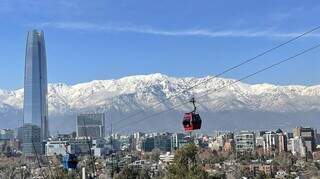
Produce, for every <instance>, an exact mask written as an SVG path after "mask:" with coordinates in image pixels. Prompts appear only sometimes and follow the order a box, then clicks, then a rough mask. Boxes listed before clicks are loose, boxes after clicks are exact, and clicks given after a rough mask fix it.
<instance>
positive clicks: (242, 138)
mask: <svg viewBox="0 0 320 179" xmlns="http://www.w3.org/2000/svg"><path fill="white" fill-rule="evenodd" d="M235 142H236V151H237V152H248V151H254V149H255V135H254V133H253V132H249V131H241V132H240V133H239V134H237V135H236V136H235Z"/></svg>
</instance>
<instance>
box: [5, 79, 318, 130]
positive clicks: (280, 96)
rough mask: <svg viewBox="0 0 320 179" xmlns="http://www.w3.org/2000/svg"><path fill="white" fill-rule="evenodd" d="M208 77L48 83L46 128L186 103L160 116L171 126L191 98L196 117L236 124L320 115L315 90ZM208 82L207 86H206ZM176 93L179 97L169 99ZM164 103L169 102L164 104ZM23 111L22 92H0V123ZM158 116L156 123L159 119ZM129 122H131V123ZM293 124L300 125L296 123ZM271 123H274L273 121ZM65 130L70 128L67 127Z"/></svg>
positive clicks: (15, 118) (19, 117)
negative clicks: (84, 116) (80, 117)
mask: <svg viewBox="0 0 320 179" xmlns="http://www.w3.org/2000/svg"><path fill="white" fill-rule="evenodd" d="M210 78H213V77H211V76H206V77H202V78H195V77H179V78H176V77H170V76H166V75H163V74H160V73H156V74H150V75H136V76H128V77H124V78H120V79H111V80H93V81H90V82H86V83H79V84H75V85H67V84H64V83H56V84H49V85H48V103H49V119H50V121H51V124H55V123H56V122H57V121H60V123H62V124H63V122H65V121H74V119H75V115H76V114H78V113H88V112H105V113H109V114H111V115H110V116H112V120H113V121H118V120H120V119H122V118H124V117H126V116H128V115H130V114H133V113H137V112H141V115H140V114H139V115H138V116H137V118H136V119H139V118H141V117H142V116H148V115H150V114H152V113H154V112H159V111H162V110H167V109H170V108H172V107H173V106H176V105H179V104H181V103H186V104H184V105H182V106H180V107H178V108H177V109H176V110H175V111H173V112H169V113H168V114H164V115H163V116H166V117H165V118H168V119H165V120H168V122H169V123H172V122H170V120H169V119H171V118H178V116H179V115H181V114H182V113H183V112H186V111H190V110H191V109H192V106H191V105H190V104H188V103H187V102H188V100H189V99H190V98H191V97H193V96H194V97H196V99H197V101H198V103H197V105H198V109H199V112H200V113H201V114H204V115H206V114H207V116H208V117H209V118H210V117H211V116H215V115H216V114H217V113H219V115H220V114H223V115H226V114H225V113H226V112H227V113H228V111H229V113H235V112H236V113H237V112H239V111H240V113H239V114H237V115H234V116H232V117H230V118H234V119H233V120H236V118H239V119H238V120H240V121H241V120H246V119H243V118H242V117H241V115H243V116H246V114H247V112H248V113H251V114H252V115H251V116H250V117H252V120H253V121H254V118H261V115H260V114H262V113H263V114H265V113H270V114H271V113H272V114H276V116H277V115H280V117H281V118H284V119H285V121H286V122H287V120H290V119H289V117H283V115H286V114H295V113H301V114H303V113H312V115H310V116H315V114H316V115H318V113H320V85H314V86H303V85H287V86H277V85H273V84H267V83H263V84H253V85H252V84H246V83H242V82H239V83H236V84H234V85H231V86H228V85H229V84H230V83H233V82H235V81H236V80H234V79H226V78H213V79H212V80H209V79H210ZM208 80H209V82H206V81H208ZM199 83H201V85H199V86H197V87H196V88H194V89H192V90H190V91H186V89H188V88H189V87H190V86H193V85H195V84H199ZM226 85H227V86H228V87H226V88H224V89H223V90H221V91H219V92H214V93H211V94H208V95H205V96H203V97H199V96H202V95H203V94H205V92H207V91H213V90H214V89H220V88H222V87H224V86H226ZM181 92H183V93H181ZM180 93H181V95H178V97H174V96H175V95H177V94H180ZM168 98H169V99H170V100H167V99H168ZM22 107H23V89H18V90H13V91H10V90H0V122H1V121H2V120H3V121H5V120H8V119H10V120H11V121H10V122H12V125H15V124H16V123H17V122H15V121H20V123H21V121H22ZM177 114H179V115H177ZM219 115H218V116H219ZM238 115H239V116H238ZM163 116H159V118H164V117H163ZM292 116H294V115H291V116H290V118H292ZM301 116H303V115H301ZM219 118H220V119H222V120H225V117H217V118H216V119H214V120H215V121H216V123H217V124H219V123H220V121H217V120H218V119H219ZM273 118H274V117H273ZM287 118H288V119H287ZM300 118H301V117H300ZM311 118H312V119H313V118H314V117H310V119H311ZM128 120H129V119H128ZM130 120H135V118H132V119H130ZM268 120H269V121H272V120H274V119H268ZM295 120H296V121H299V120H300V119H295ZM222 122H225V121H222ZM275 122H276V123H278V121H275ZM70 125H74V124H73V123H71V122H70ZM146 125H147V124H146ZM224 125H225V124H224ZM215 127H216V126H215Z"/></svg>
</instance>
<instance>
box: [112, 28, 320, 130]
mask: <svg viewBox="0 0 320 179" xmlns="http://www.w3.org/2000/svg"><path fill="white" fill-rule="evenodd" d="M318 29H320V26H317V27H314V28H312V29H310V30H308V31H306V32H304V33H302V34H300V35H298V36H296V37H293V38H291V39H289V40H287V41H285V42H283V43H280V44H278V45H276V46H274V47H272V48H270V49H268V50H265V51H263V52H261V53H259V54H257V55H256V56H254V57H251V58H249V59H247V60H244V61H242V62H241V63H239V64H237V65H235V66H232V67H230V68H228V69H226V70H224V71H222V72H220V73H219V74H217V75H214V76H212V77H209V78H208V79H205V80H204V81H200V82H199V83H197V84H195V85H193V86H190V87H189V88H187V89H185V90H183V91H181V92H179V93H177V94H176V95H173V96H170V97H168V98H166V99H165V100H170V99H172V98H176V97H178V96H181V95H182V94H184V93H185V92H188V91H190V90H192V89H193V88H195V87H197V86H200V85H202V84H205V83H208V82H209V81H211V80H213V79H215V78H218V77H220V76H222V75H224V74H226V73H228V72H230V71H232V70H235V69H238V68H239V67H241V66H243V65H245V64H247V63H250V62H252V61H254V60H256V59H257V58H259V57H261V56H264V55H266V54H268V53H270V52H272V51H274V50H276V49H278V48H280V47H282V46H285V45H287V44H289V43H291V42H293V41H295V40H298V39H300V38H301V37H303V36H306V35H308V34H310V33H312V32H314V31H316V30H318ZM165 100H163V101H165ZM163 101H162V102H163ZM160 104H162V103H160V102H158V103H156V104H154V105H151V106H150V107H148V108H147V109H152V108H155V107H157V106H159V105H160ZM141 111H142V110H139V111H138V112H136V113H133V114H131V115H129V116H127V117H124V118H122V119H120V120H119V121H116V122H115V123H114V124H116V125H117V124H118V123H121V122H123V121H126V120H128V119H130V118H133V117H135V116H138V115H140V114H141Z"/></svg>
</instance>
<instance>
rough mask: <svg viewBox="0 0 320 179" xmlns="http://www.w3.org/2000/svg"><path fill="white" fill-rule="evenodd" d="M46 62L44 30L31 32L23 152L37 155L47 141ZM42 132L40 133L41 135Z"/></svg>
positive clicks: (28, 48)
mask: <svg viewBox="0 0 320 179" xmlns="http://www.w3.org/2000/svg"><path fill="white" fill-rule="evenodd" d="M47 88H48V87H47V62H46V50H45V42H44V34H43V31H37V30H32V31H30V32H28V37H27V45H26V56H25V76H24V106H23V110H24V111H23V123H24V126H23V128H24V130H23V131H24V137H23V141H22V151H23V152H24V153H25V154H34V150H37V151H42V149H38V148H39V147H42V142H43V141H44V140H46V139H47V138H48V135H49V129H48V95H47V93H48V89H47ZM39 129H40V132H39Z"/></svg>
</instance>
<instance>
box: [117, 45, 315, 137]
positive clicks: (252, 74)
mask: <svg viewBox="0 0 320 179" xmlns="http://www.w3.org/2000/svg"><path fill="white" fill-rule="evenodd" d="M319 47H320V44H317V45H315V46H313V47H311V48H308V49H305V50H303V51H301V52H299V53H297V54H295V55H293V56H290V57H288V58H285V59H283V60H281V61H279V62H277V63H274V64H272V65H270V66H267V67H265V68H262V69H260V70H258V71H256V72H254V73H251V74H249V75H247V76H244V77H242V78H240V79H238V80H235V81H233V82H232V83H229V84H228V85H225V86H222V87H220V88H217V89H214V90H209V91H207V93H206V94H204V95H201V96H200V98H201V97H204V96H206V95H208V94H211V93H213V92H217V91H220V90H222V89H224V88H226V87H229V86H231V85H234V84H236V83H238V82H241V81H243V80H245V79H248V78H250V77H252V76H254V75H257V74H259V73H262V72H264V71H266V70H268V69H270V68H273V67H275V66H278V65H280V64H282V63H284V62H287V61H290V60H292V59H294V58H296V57H298V56H301V55H303V54H305V53H308V52H310V51H312V50H314V49H316V48H319ZM210 91H211V92H210ZM187 103H189V101H188V102H185V103H181V104H179V105H175V106H173V107H171V108H169V109H167V110H164V111H160V112H157V113H154V114H151V115H149V116H146V117H144V118H141V119H139V120H137V121H131V122H129V123H127V124H126V125H123V126H122V129H123V128H124V127H127V126H130V125H133V124H137V123H139V122H141V121H144V120H146V119H150V118H152V117H155V116H158V115H160V114H162V113H165V112H168V111H172V110H174V109H176V108H178V107H180V106H183V105H185V104H187ZM117 129H119V128H117ZM120 131H123V130H120Z"/></svg>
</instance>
